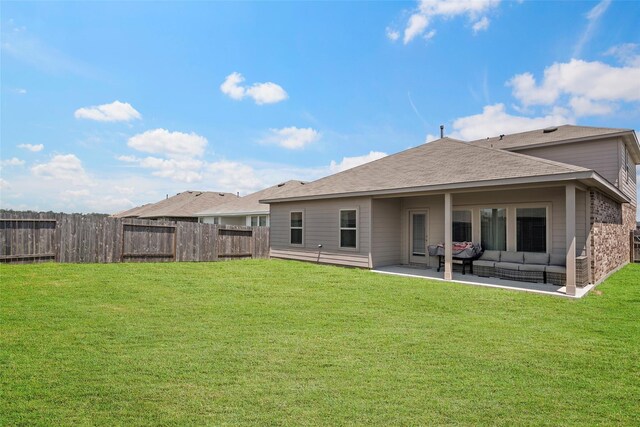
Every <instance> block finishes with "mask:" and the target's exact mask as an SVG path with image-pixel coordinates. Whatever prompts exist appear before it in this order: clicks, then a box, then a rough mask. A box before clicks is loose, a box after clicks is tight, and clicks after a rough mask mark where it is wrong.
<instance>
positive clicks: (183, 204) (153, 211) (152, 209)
mask: <svg viewBox="0 0 640 427" xmlns="http://www.w3.org/2000/svg"><path fill="white" fill-rule="evenodd" d="M234 199H237V196H236V195H235V194H232V193H221V192H217V191H183V192H182V193H178V194H176V195H175V196H172V197H167V198H166V199H164V200H161V201H159V202H157V203H149V204H146V205H142V206H138V207H135V208H132V209H129V210H126V211H123V212H119V213H116V214H114V215H113V216H114V217H116V218H139V219H155V220H159V219H163V220H169V221H190V222H196V221H198V217H197V216H196V215H195V213H196V212H199V211H201V210H204V209H208V208H213V207H214V206H217V205H220V204H222V203H225V202H227V201H229V200H234Z"/></svg>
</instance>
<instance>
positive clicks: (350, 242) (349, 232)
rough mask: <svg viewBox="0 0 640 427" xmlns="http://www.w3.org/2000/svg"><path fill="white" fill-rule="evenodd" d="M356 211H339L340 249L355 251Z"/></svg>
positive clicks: (356, 243) (356, 242)
mask: <svg viewBox="0 0 640 427" xmlns="http://www.w3.org/2000/svg"><path fill="white" fill-rule="evenodd" d="M357 218H358V211H357V210H355V209H344V210H340V247H341V248H351V249H355V248H357V247H358V220H357Z"/></svg>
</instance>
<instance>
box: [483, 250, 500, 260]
mask: <svg viewBox="0 0 640 427" xmlns="http://www.w3.org/2000/svg"><path fill="white" fill-rule="evenodd" d="M480 259H481V260H483V261H500V251H484V252H483V253H482V256H481V257H480Z"/></svg>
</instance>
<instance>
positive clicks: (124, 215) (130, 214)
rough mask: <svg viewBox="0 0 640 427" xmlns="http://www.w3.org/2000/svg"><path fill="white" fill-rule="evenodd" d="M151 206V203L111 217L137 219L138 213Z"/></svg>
mask: <svg viewBox="0 0 640 427" xmlns="http://www.w3.org/2000/svg"><path fill="white" fill-rule="evenodd" d="M151 205H153V203H147V204H144V205H142V206H136V207H135V208H131V209H127V210H126V211H122V212H118V213H115V214H113V215H112V216H114V217H116V218H137V217H138V215H140V212H144V209H145V208H148V207H149V206H151Z"/></svg>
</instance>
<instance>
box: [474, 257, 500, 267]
mask: <svg viewBox="0 0 640 427" xmlns="http://www.w3.org/2000/svg"><path fill="white" fill-rule="evenodd" d="M495 264H496V262H495V261H487V260H484V259H478V260H475V261H473V266H474V267H475V266H480V267H494V266H495Z"/></svg>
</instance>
